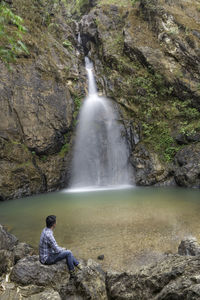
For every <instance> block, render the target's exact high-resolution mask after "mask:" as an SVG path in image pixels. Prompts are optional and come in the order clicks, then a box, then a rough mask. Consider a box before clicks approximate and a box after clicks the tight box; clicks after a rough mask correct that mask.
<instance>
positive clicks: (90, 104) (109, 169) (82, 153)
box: [71, 57, 130, 189]
mask: <svg viewBox="0 0 200 300" xmlns="http://www.w3.org/2000/svg"><path fill="white" fill-rule="evenodd" d="M85 64H86V70H87V75H88V90H89V92H88V97H87V98H86V99H85V100H84V103H83V106H82V109H81V111H80V117H79V124H78V128H77V134H76V142H75V149H74V157H73V162H72V181H71V188H72V189H77V188H78V189H84V188H85V189H96V188H117V187H119V186H122V185H123V186H125V185H128V184H129V181H130V174H129V167H128V165H129V164H128V155H129V153H128V148H127V145H126V142H125V139H124V138H123V137H122V136H121V131H122V126H121V125H120V124H119V122H117V120H116V118H117V112H116V111H115V110H114V109H113V108H112V106H111V101H110V100H108V99H107V98H104V97H99V96H98V93H97V88H96V82H95V78H94V74H93V64H92V63H91V62H90V61H89V59H88V58H87V57H86V58H85Z"/></svg>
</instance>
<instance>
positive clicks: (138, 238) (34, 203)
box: [0, 188, 200, 271]
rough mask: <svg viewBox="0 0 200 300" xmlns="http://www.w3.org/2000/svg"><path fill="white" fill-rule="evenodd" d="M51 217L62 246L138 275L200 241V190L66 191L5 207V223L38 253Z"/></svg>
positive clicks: (1, 218) (0, 212) (1, 210)
mask: <svg viewBox="0 0 200 300" xmlns="http://www.w3.org/2000/svg"><path fill="white" fill-rule="evenodd" d="M50 214H55V215H56V216H57V227H56V229H55V231H54V235H55V238H56V240H57V242H58V244H59V245H60V246H63V247H66V248H68V249H71V250H72V251H73V253H74V254H75V256H77V257H79V258H83V259H88V258H93V259H95V260H97V256H98V255H102V254H104V257H105V258H104V260H103V261H101V262H100V263H101V264H102V266H103V267H104V268H105V269H108V268H112V269H115V270H119V271H122V270H135V269H136V268H138V267H140V266H142V265H143V264H148V263H150V262H152V261H154V260H156V259H158V258H159V257H160V256H162V255H163V253H166V252H167V253H169V252H172V253H174V252H177V247H178V245H179V243H180V241H181V239H182V238H184V237H185V236H189V235H192V236H196V237H197V239H198V240H199V241H200V190H191V189H168V188H165V189H161V188H127V189H122V190H104V191H99V190H98V191H90V192H87V191H85V192H82V193H77V192H76V191H73V193H71V192H68V191H60V192H56V193H48V194H42V195H37V196H33V197H27V198H22V199H17V200H12V201H11V200H10V201H6V202H0V223H1V224H4V225H5V226H7V228H8V229H9V231H10V232H11V233H13V234H15V235H16V236H17V237H18V238H19V239H20V240H21V241H25V242H27V243H29V244H31V245H33V246H34V247H35V248H37V247H38V241H39V238H40V233H41V230H42V229H43V227H44V226H45V218H46V216H47V215H50Z"/></svg>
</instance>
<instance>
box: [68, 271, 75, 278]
mask: <svg viewBox="0 0 200 300" xmlns="http://www.w3.org/2000/svg"><path fill="white" fill-rule="evenodd" d="M75 273H76V272H75V270H70V271H69V274H70V279H72V278H75Z"/></svg>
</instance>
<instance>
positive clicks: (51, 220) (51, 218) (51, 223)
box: [46, 215, 56, 228]
mask: <svg viewBox="0 0 200 300" xmlns="http://www.w3.org/2000/svg"><path fill="white" fill-rule="evenodd" d="M55 225H56V216H54V215H51V216H48V217H47V218H46V226H47V227H48V228H52V227H55Z"/></svg>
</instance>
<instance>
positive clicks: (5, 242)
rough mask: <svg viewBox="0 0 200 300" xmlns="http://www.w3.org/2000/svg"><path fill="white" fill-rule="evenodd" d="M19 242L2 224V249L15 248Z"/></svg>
mask: <svg viewBox="0 0 200 300" xmlns="http://www.w3.org/2000/svg"><path fill="white" fill-rule="evenodd" d="M17 243H18V239H17V238H16V237H15V236H14V235H12V234H10V233H8V232H7V231H6V229H5V228H4V227H3V226H2V225H0V250H9V251H11V250H13V249H14V246H16V245H17Z"/></svg>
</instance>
